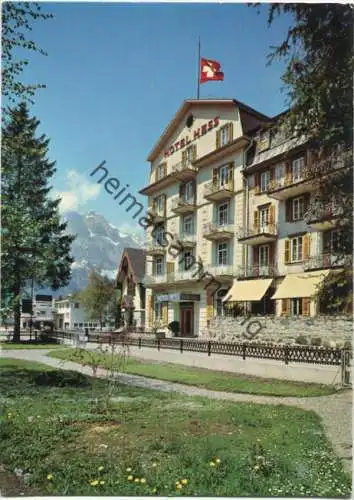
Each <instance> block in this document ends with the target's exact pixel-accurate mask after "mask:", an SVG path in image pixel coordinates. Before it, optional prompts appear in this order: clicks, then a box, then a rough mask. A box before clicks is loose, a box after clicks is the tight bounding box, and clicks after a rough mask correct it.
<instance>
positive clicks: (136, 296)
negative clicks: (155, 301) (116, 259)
mask: <svg viewBox="0 0 354 500" xmlns="http://www.w3.org/2000/svg"><path fill="white" fill-rule="evenodd" d="M145 261H146V253H145V250H141V249H138V248H125V249H124V251H123V254H122V257H121V261H120V265H119V269H118V274H117V280H116V283H117V289H118V290H120V296H121V303H120V307H121V313H122V318H121V319H122V320H123V324H124V326H127V327H136V328H138V329H139V328H144V327H145V284H144V278H145Z"/></svg>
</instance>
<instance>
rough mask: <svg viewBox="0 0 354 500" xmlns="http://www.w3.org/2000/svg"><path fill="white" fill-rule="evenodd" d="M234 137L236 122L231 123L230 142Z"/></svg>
mask: <svg viewBox="0 0 354 500" xmlns="http://www.w3.org/2000/svg"><path fill="white" fill-rule="evenodd" d="M233 138H234V124H233V123H232V122H231V123H229V142H231V141H232V140H233Z"/></svg>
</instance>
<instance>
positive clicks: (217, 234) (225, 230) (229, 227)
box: [203, 222, 234, 241]
mask: <svg viewBox="0 0 354 500" xmlns="http://www.w3.org/2000/svg"><path fill="white" fill-rule="evenodd" d="M203 236H204V238H206V239H207V240H209V241H216V240H226V239H231V238H233V236H234V225H233V224H217V223H215V222H208V223H207V224H204V226H203Z"/></svg>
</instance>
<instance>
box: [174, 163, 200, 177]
mask: <svg viewBox="0 0 354 500" xmlns="http://www.w3.org/2000/svg"><path fill="white" fill-rule="evenodd" d="M171 173H172V174H174V175H175V176H176V177H177V178H184V177H190V176H194V175H195V174H196V173H197V168H196V167H195V166H194V165H193V164H192V162H191V161H190V160H187V161H180V162H178V163H176V164H175V165H172V167H171Z"/></svg>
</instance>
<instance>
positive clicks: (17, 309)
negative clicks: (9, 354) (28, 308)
mask: <svg viewBox="0 0 354 500" xmlns="http://www.w3.org/2000/svg"><path fill="white" fill-rule="evenodd" d="M14 295H15V301H14V309H13V311H14V334H13V341H14V342H20V340H21V285H20V284H19V280H17V282H16V284H15V287H14Z"/></svg>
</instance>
